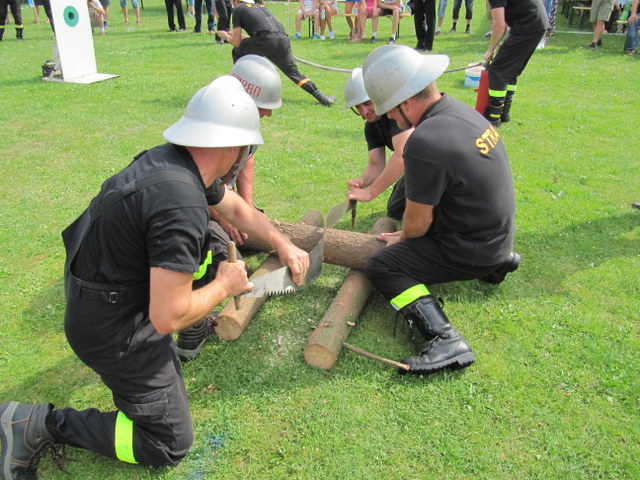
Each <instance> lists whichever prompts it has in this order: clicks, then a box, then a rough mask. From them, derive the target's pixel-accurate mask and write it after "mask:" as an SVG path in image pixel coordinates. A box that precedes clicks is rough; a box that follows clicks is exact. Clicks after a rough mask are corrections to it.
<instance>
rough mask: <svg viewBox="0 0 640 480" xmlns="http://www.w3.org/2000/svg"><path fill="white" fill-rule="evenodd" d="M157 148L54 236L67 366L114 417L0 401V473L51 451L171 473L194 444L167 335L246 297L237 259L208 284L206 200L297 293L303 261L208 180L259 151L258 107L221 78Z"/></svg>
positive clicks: (31, 472)
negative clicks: (256, 245) (102, 388)
mask: <svg viewBox="0 0 640 480" xmlns="http://www.w3.org/2000/svg"><path fill="white" fill-rule="evenodd" d="M164 138H165V140H167V142H168V143H166V144H164V145H160V146H158V147H155V148H153V149H151V150H148V151H145V152H143V153H141V154H139V155H138V156H137V157H136V159H135V160H134V161H133V162H132V163H131V164H130V165H129V166H128V167H126V168H125V169H124V170H122V171H121V172H119V173H117V174H116V175H114V176H113V177H111V178H110V179H108V180H107V181H106V182H105V183H104V184H103V186H102V190H101V192H100V194H99V195H98V196H97V197H96V198H95V199H94V200H93V201H92V202H91V205H90V206H89V208H88V209H87V210H86V211H85V213H84V214H83V215H82V216H80V217H79V218H78V220H76V221H75V222H74V223H73V224H72V225H71V226H70V227H69V228H67V229H66V230H65V231H64V232H63V238H64V240H65V247H66V250H67V260H66V263H65V294H66V311H65V333H66V335H67V339H68V341H69V344H70V345H71V347H72V348H73V350H74V352H75V353H76V354H77V355H78V357H80V359H81V360H82V361H83V362H84V363H86V364H87V365H88V366H89V367H91V368H92V369H93V370H95V371H96V372H97V373H98V374H99V375H100V377H101V379H102V381H103V382H104V383H105V385H106V386H107V387H108V388H109V389H110V390H111V392H112V395H113V401H114V403H115V406H116V408H117V410H115V411H111V412H101V411H98V410H96V409H88V410H83V411H78V410H74V409H72V408H64V409H54V408H53V406H52V405H51V404H49V403H44V404H39V405H31V404H25V403H18V402H8V403H4V404H2V405H0V419H1V424H0V436H1V439H2V456H1V458H0V462H1V465H0V477H1V478H2V479H4V480H9V479H16V480H17V479H35V478H36V469H37V466H38V461H39V460H40V458H41V456H42V455H43V454H44V453H45V452H47V451H50V452H52V453H53V456H54V461H56V460H57V462H56V463H58V464H59V463H60V462H59V461H60V459H61V452H60V450H61V447H60V446H59V445H61V444H62V445H71V446H74V447H80V448H85V449H87V450H91V451H93V452H96V453H99V454H101V455H105V456H107V457H111V458H114V459H118V460H121V461H124V462H129V463H138V464H141V465H175V464H177V463H178V462H180V460H182V459H183V458H184V457H185V455H186V454H187V452H188V451H189V448H190V447H191V444H192V442H193V427H192V423H191V414H190V412H189V402H188V399H187V392H186V389H185V385H184V381H183V379H182V374H181V370H180V362H179V360H178V357H177V355H176V348H175V344H174V342H173V338H172V336H171V333H172V332H174V331H177V330H181V329H184V328H186V327H189V326H190V325H193V324H195V323H196V322H198V321H199V320H200V319H201V318H203V317H204V316H205V315H207V314H208V313H209V312H211V310H213V308H214V307H215V306H216V305H218V304H219V303H220V302H221V301H223V300H224V299H225V298H227V297H230V296H234V295H239V294H241V293H242V292H244V291H247V290H250V289H251V288H252V284H251V283H250V282H249V280H248V278H247V273H246V271H245V268H244V262H242V261H238V262H236V263H229V262H222V263H220V264H219V265H218V269H217V272H216V273H215V277H214V275H213V272H212V271H211V270H212V269H211V268H209V267H210V266H211V265H212V263H213V258H212V254H211V244H210V233H209V230H208V221H209V211H208V205H214V208H216V210H217V211H218V212H219V213H220V214H221V215H222V216H223V217H224V218H225V219H226V220H228V221H230V222H231V223H232V224H234V225H235V226H236V227H237V228H239V229H240V230H241V231H243V232H247V233H249V234H251V235H255V236H256V237H257V238H260V239H262V240H263V241H267V242H268V243H269V244H270V245H271V246H272V247H273V248H274V249H275V250H276V252H277V253H278V255H279V256H280V260H281V261H282V263H284V264H286V265H287V266H288V267H289V268H290V269H291V273H292V275H293V279H294V281H296V283H298V284H301V283H302V282H303V280H304V276H305V274H306V271H307V270H308V267H309V256H308V255H307V253H306V252H304V251H302V250H300V249H298V248H297V247H295V246H294V245H293V244H292V243H291V241H289V239H288V238H287V237H285V236H284V235H282V234H281V233H280V232H279V231H278V230H277V229H276V228H275V227H274V226H273V225H272V224H271V222H270V221H269V220H268V219H267V217H265V216H264V214H262V213H261V212H259V211H258V210H257V209H255V208H253V207H252V206H249V205H248V204H247V203H246V202H245V201H244V200H242V199H241V198H240V197H239V196H238V194H237V193H236V192H234V191H231V190H228V189H226V188H224V187H223V185H222V183H220V182H218V181H217V179H219V178H221V177H224V176H226V175H227V174H228V172H230V171H233V169H234V167H235V166H236V164H237V163H238V162H239V161H240V160H242V159H243V158H244V157H245V154H246V145H257V144H262V143H263V141H262V136H261V134H260V120H259V115H258V108H257V107H256V104H255V102H254V101H253V99H252V98H251V97H250V96H249V95H248V94H247V93H246V92H245V91H244V90H243V88H242V86H241V84H240V82H239V81H238V80H237V79H235V78H233V77H231V76H223V77H220V78H218V79H216V80H214V81H213V82H212V83H211V84H209V85H208V86H206V87H204V88H202V89H200V90H199V91H198V92H197V93H196V94H195V95H194V97H193V98H192V99H191V101H190V102H189V105H188V106H187V109H186V112H185V114H184V115H183V116H182V118H181V119H180V120H178V121H177V122H176V123H175V124H173V125H172V126H171V127H169V128H168V129H167V130H165V132H164Z"/></svg>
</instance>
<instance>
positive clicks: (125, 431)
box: [115, 412, 138, 463]
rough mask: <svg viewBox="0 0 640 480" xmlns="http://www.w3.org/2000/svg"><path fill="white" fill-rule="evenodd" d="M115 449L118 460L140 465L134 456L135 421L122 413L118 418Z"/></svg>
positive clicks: (119, 413)
mask: <svg viewBox="0 0 640 480" xmlns="http://www.w3.org/2000/svg"><path fill="white" fill-rule="evenodd" d="M115 447H116V457H118V460H120V461H121V462H127V463H138V462H136V458H135V456H134V454H133V421H132V420H130V419H129V417H127V416H126V415H125V414H124V413H122V412H118V416H117V417H116V434H115Z"/></svg>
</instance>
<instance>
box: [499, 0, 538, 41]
mask: <svg viewBox="0 0 640 480" xmlns="http://www.w3.org/2000/svg"><path fill="white" fill-rule="evenodd" d="M489 4H490V5H491V8H500V7H504V16H505V21H506V22H507V25H509V27H511V32H513V33H534V32H542V31H544V30H546V29H547V28H549V20H548V18H547V13H546V11H545V9H544V5H543V4H542V0H489Z"/></svg>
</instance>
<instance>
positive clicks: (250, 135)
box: [162, 75, 264, 148]
mask: <svg viewBox="0 0 640 480" xmlns="http://www.w3.org/2000/svg"><path fill="white" fill-rule="evenodd" d="M162 136H163V137H164V139H165V140H166V141H167V142H170V143H174V144H176V145H183V146H185V147H206V148H214V147H238V146H244V145H260V144H263V143H264V141H263V140H262V135H261V133H260V115H259V113H258V108H257V107H256V104H255V102H254V101H253V98H252V97H251V96H250V95H249V94H248V93H246V92H245V91H244V88H242V85H241V84H240V81H239V80H238V79H237V78H234V77H232V76H230V75H223V76H221V77H218V78H216V79H215V80H214V81H213V82H211V83H210V84H209V85H207V86H206V87H203V88H201V89H200V90H198V92H197V93H196V94H195V95H194V96H193V97H192V98H191V100H189V104H188V105H187V109H186V110H185V112H184V115H183V116H182V118H180V120H178V121H177V122H176V123H174V124H173V125H171V126H170V127H169V128H167V129H166V130H165V131H164V133H163V134H162Z"/></svg>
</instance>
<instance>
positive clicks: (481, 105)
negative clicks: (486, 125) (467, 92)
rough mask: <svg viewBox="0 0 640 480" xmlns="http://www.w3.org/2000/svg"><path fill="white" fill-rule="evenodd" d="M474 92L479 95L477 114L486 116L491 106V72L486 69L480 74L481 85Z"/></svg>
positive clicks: (477, 98)
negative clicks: (485, 113)
mask: <svg viewBox="0 0 640 480" xmlns="http://www.w3.org/2000/svg"><path fill="white" fill-rule="evenodd" d="M474 92H476V93H477V94H478V96H477V97H476V112H478V113H480V115H484V112H485V111H486V110H487V107H488V106H489V72H488V71H487V69H486V67H485V69H484V70H482V72H480V83H479V85H478V88H476V89H475V90H474Z"/></svg>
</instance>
